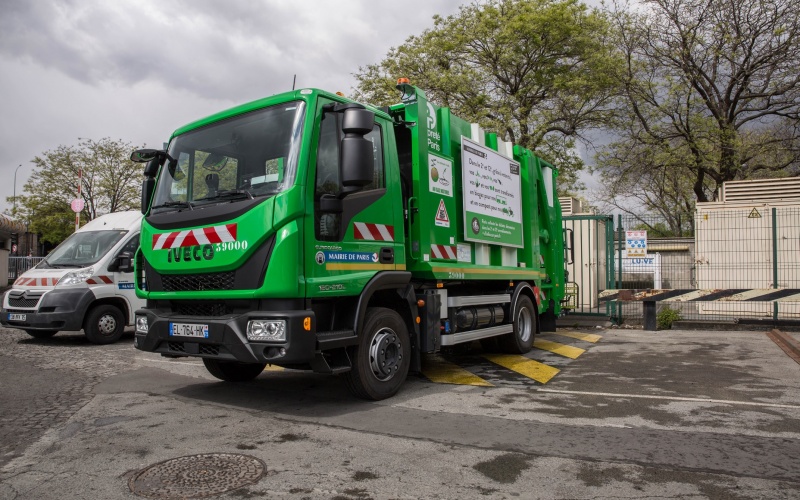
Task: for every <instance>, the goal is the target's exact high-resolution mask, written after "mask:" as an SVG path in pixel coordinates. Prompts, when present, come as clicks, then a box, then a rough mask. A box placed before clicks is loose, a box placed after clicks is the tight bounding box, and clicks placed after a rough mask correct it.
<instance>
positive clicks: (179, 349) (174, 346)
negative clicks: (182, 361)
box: [167, 342, 186, 352]
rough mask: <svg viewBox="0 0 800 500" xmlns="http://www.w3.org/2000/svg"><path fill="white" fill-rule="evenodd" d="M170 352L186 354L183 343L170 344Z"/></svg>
mask: <svg viewBox="0 0 800 500" xmlns="http://www.w3.org/2000/svg"><path fill="white" fill-rule="evenodd" d="M167 345H168V346H169V350H170V351H177V352H186V351H185V350H184V348H183V342H168V343H167Z"/></svg>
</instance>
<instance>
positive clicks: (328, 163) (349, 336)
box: [131, 79, 564, 400]
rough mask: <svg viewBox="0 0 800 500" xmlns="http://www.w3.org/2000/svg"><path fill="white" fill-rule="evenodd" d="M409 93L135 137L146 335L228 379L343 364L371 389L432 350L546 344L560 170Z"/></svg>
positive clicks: (557, 284)
mask: <svg viewBox="0 0 800 500" xmlns="http://www.w3.org/2000/svg"><path fill="white" fill-rule="evenodd" d="M397 88H398V90H399V91H400V98H399V101H400V102H399V103H398V104H396V105H393V106H389V107H384V108H377V107H373V106H370V105H366V104H360V103H358V102H354V101H353V100H350V99H347V98H345V97H343V96H341V95H339V94H334V93H329V92H324V91H321V90H317V89H299V90H293V91H291V92H286V93H282V94H279V95H275V96H272V97H268V98H265V99H261V100H258V101H255V102H251V103H248V104H244V105H242V106H238V107H235V108H232V109H229V110H226V111H222V112H220V113H217V114H215V115H212V116H209V117H206V118H204V119H201V120H199V121H196V122H193V123H190V124H188V125H186V126H183V127H181V128H179V129H177V130H176V131H175V132H174V133H173V134H172V136H171V138H170V141H169V143H168V145H167V146H166V147H165V149H163V150H155V149H140V150H137V151H134V152H133V153H132V155H131V158H132V159H133V160H135V161H138V162H141V163H144V164H145V165H144V180H143V185H142V213H143V214H144V217H143V219H142V229H141V248H140V250H139V252H138V253H137V255H136V258H135V282H136V293H137V295H138V296H139V297H140V298H142V299H145V301H146V302H145V303H146V306H145V307H144V308H143V309H140V310H138V311H136V318H135V324H136V333H135V342H134V345H135V347H136V348H137V349H140V350H142V351H147V352H155V353H161V354H162V355H164V356H168V357H177V356H191V357H199V358H202V361H203V363H204V365H205V367H206V368H207V369H208V371H209V372H210V373H211V374H212V375H213V376H215V377H217V378H219V379H221V380H225V381H233V382H235V381H245V380H251V379H253V378H255V377H257V376H258V375H259V374H260V373H261V372H262V371H263V370H264V368H265V366H266V365H268V364H269V365H277V366H282V367H287V368H295V369H298V368H299V369H309V370H313V371H315V372H320V373H330V374H340V375H341V376H342V377H343V378H344V379H345V380H346V383H347V385H348V387H349V388H350V390H351V392H352V393H353V394H354V395H356V396H358V397H361V398H365V399H371V400H380V399H384V398H387V397H391V396H392V395H394V394H395V393H397V391H398V390H399V389H400V387H401V385H402V383H403V381H404V380H405V379H406V377H407V375H408V373H409V372H418V371H420V370H421V365H422V363H423V361H424V354H425V353H435V352H438V351H441V350H443V349H448V348H451V347H453V346H457V345H460V344H465V343H471V342H474V341H480V342H481V343H482V344H483V345H484V346H485V348H487V349H498V350H501V351H503V352H507V353H517V354H524V353H526V352H528V351H530V349H531V346H532V343H533V339H534V337H535V335H536V334H537V333H538V332H539V331H540V330H542V329H545V328H552V327H554V323H555V318H556V317H557V316H558V315H559V314H560V313H561V306H562V304H561V302H562V300H563V298H564V242H563V231H562V225H561V210H560V206H559V203H558V198H557V196H556V177H557V170H556V169H555V168H554V167H553V166H552V165H550V164H548V163H547V162H545V161H543V160H542V159H540V158H538V157H537V156H536V155H535V154H533V153H532V152H531V151H529V150H527V149H525V148H523V147H520V146H519V145H513V144H511V143H508V142H504V141H503V140H501V139H500V138H498V136H497V135H496V134H493V133H487V132H485V131H484V130H483V129H482V128H481V127H480V126H478V125H477V124H473V123H469V122H467V121H465V120H463V119H461V118H458V117H457V116H454V115H453V114H451V112H450V109H449V108H446V107H439V106H436V105H435V104H434V103H432V102H430V101H428V99H427V98H426V95H425V93H424V92H423V91H422V90H420V89H419V88H417V87H414V86H413V85H411V84H410V83H409V82H408V81H407V80H405V79H401V80H399V81H398V85H397Z"/></svg>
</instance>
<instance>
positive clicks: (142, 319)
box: [136, 316, 150, 333]
mask: <svg viewBox="0 0 800 500" xmlns="http://www.w3.org/2000/svg"><path fill="white" fill-rule="evenodd" d="M149 329H150V327H149V325H148V324H147V316H136V333H147V331H148V330H149Z"/></svg>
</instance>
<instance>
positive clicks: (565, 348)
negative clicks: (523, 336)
mask: <svg viewBox="0 0 800 500" xmlns="http://www.w3.org/2000/svg"><path fill="white" fill-rule="evenodd" d="M533 347H535V348H537V349H541V350H543V351H549V352H552V353H555V354H558V355H559V356H564V357H565V358H570V359H576V358H577V357H578V356H580V355H581V354H583V353H585V352H586V350H585V349H581V348H580V347H572V346H569V345H564V344H559V343H558V342H550V341H549V340H534V341H533Z"/></svg>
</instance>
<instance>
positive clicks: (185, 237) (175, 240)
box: [153, 224, 236, 250]
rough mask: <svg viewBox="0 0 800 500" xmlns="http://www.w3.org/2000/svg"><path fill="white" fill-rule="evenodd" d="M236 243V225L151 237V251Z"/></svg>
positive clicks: (188, 230)
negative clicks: (229, 242)
mask: <svg viewBox="0 0 800 500" xmlns="http://www.w3.org/2000/svg"><path fill="white" fill-rule="evenodd" d="M228 241H236V224H225V225H223V226H211V227H202V228H200V229H187V230H186V231H175V232H172V233H161V234H154V235H153V250H164V249H170V248H181V247H193V246H196V245H208V244H210V243H223V242H228Z"/></svg>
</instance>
